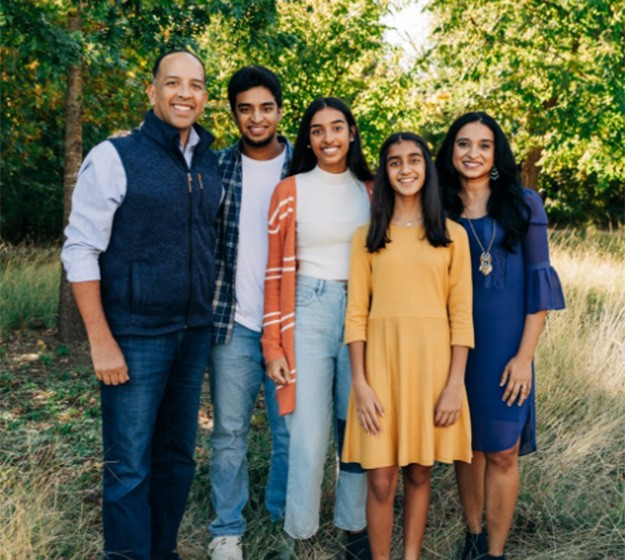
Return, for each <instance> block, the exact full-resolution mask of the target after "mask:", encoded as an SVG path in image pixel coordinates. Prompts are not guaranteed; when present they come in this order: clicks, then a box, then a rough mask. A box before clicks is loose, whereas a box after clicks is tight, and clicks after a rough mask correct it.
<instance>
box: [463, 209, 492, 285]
mask: <svg viewBox="0 0 625 560" xmlns="http://www.w3.org/2000/svg"><path fill="white" fill-rule="evenodd" d="M466 218H467V221H468V222H469V226H470V227H471V231H472V232H473V235H474V236H475V240H476V241H477V244H478V245H479V246H480V249H481V250H482V254H481V255H480V266H479V268H478V270H479V271H480V272H481V273H482V274H483V275H484V276H488V275H489V274H490V273H491V272H492V271H493V257H492V255H491V254H490V250H491V249H492V248H493V243H494V242H495V235H496V234H497V223H496V222H495V219H494V218H492V220H493V236H492V237H491V239H490V243H489V244H488V247H487V248H486V249H484V245H482V242H481V241H480V238H479V237H478V235H477V232H476V231H475V228H474V227H473V222H472V221H471V218H469V216H467V217H466Z"/></svg>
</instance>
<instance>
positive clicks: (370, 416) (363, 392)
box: [352, 381, 384, 436]
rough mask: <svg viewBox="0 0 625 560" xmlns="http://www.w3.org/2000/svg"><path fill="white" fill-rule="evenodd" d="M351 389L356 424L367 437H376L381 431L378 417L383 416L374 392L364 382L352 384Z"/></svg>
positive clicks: (382, 410)
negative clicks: (358, 423)
mask: <svg viewBox="0 0 625 560" xmlns="http://www.w3.org/2000/svg"><path fill="white" fill-rule="evenodd" d="M352 389H353V391H354V404H355V405H356V414H357V415H358V422H360V425H361V426H362V427H363V429H364V430H365V432H367V433H368V434H369V435H372V436H376V435H378V434H379V433H380V431H381V430H382V427H381V426H380V420H379V418H378V416H384V409H383V408H382V405H381V404H380V401H379V400H378V398H377V396H376V394H375V391H374V390H373V389H372V388H371V386H370V385H369V384H368V383H367V382H366V381H362V382H360V383H354V384H352Z"/></svg>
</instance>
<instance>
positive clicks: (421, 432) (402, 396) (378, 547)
mask: <svg viewBox="0 0 625 560" xmlns="http://www.w3.org/2000/svg"><path fill="white" fill-rule="evenodd" d="M345 342H346V343H348V344H349V350H350V357H351V365H352V399H351V401H350V405H349V413H348V419H347V433H346V435H345V447H344V450H343V460H344V461H355V462H359V463H360V464H361V465H362V466H363V467H364V468H365V469H367V483H368V494H367V525H368V527H369V539H370V542H371V550H372V553H373V558H375V559H376V560H379V559H386V558H390V554H391V536H392V529H393V500H394V496H395V489H396V486H397V478H398V473H399V469H400V468H401V469H402V475H403V482H404V554H403V558H404V559H405V560H408V559H410V560H412V559H416V558H418V557H419V552H420V548H421V543H422V541H423V536H424V533H425V524H426V518H427V512H428V508H429V498H430V473H431V469H432V465H433V463H434V461H442V462H446V463H451V462H453V461H455V460H460V461H467V462H468V461H470V460H471V441H470V420H469V408H468V404H467V398H466V394H465V389H464V370H465V365H466V360H467V353H468V349H469V347H472V346H473V325H472V320H471V265H470V257H469V244H468V241H467V235H466V233H465V231H464V230H463V229H462V227H461V226H459V225H458V224H456V223H454V222H451V221H448V220H446V219H445V214H444V210H443V205H442V202H441V200H440V195H439V191H438V184H437V180H436V171H435V169H434V164H433V162H432V158H431V156H430V153H429V151H428V148H427V146H426V144H425V142H424V141H423V140H422V139H421V138H419V137H418V136H416V135H415V134H412V133H410V132H402V133H399V134H393V135H392V136H390V137H389V138H388V139H387V140H386V141H385V142H384V144H383V145H382V148H381V149H380V165H379V168H378V171H377V174H376V177H375V183H374V188H373V201H372V205H371V223H370V225H369V226H365V227H362V228H359V229H358V230H357V231H356V233H355V235H354V239H353V242H352V255H351V265H350V273H349V301H348V305H347V319H346V322H345Z"/></svg>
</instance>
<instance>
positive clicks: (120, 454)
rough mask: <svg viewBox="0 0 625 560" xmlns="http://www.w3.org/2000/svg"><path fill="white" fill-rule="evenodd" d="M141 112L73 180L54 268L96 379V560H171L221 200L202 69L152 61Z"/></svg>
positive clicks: (194, 61)
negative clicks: (99, 478)
mask: <svg viewBox="0 0 625 560" xmlns="http://www.w3.org/2000/svg"><path fill="white" fill-rule="evenodd" d="M147 94H148V97H149V100H150V103H151V105H152V107H153V109H152V110H150V111H148V112H147V113H146V114H145V117H144V121H143V123H142V125H141V126H140V127H139V128H137V129H136V130H134V131H133V132H132V133H131V134H130V135H128V136H125V137H122V138H115V139H110V140H108V141H106V142H103V143H101V144H99V145H97V146H96V147H95V148H93V150H91V152H90V153H89V154H88V155H87V157H86V159H85V161H84V162H83V165H82V167H81V169H80V173H79V177H78V182H77V184H76V188H75V190H74V195H73V199H72V212H71V215H70V219H69V225H68V226H67V229H66V230H65V234H66V236H67V240H66V242H65V244H64V246H63V251H62V259H63V264H64V266H65V269H66V271H67V277H68V280H69V281H70V282H71V283H72V288H73V291H74V296H75V298H76V303H77V304H78V309H79V311H80V314H81V316H82V318H83V321H84V323H85V327H86V329H87V335H88V338H89V344H90V346H91V357H92V361H93V367H94V369H95V374H96V377H97V378H98V380H99V381H100V395H101V401H102V438H103V445H104V475H103V495H102V508H103V516H102V517H103V524H104V550H105V558H107V559H121V558H124V559H136V560H153V559H157V560H166V559H167V560H174V559H176V558H178V555H177V553H176V546H177V535H178V528H179V526H180V521H181V519H182V516H183V513H184V509H185V505H186V501H187V496H188V493H189V488H190V486H191V480H192V477H193V471H194V468H195V463H194V459H193V452H194V449H195V437H196V431H197V414H198V408H199V403H200V389H201V385H202V380H203V377H204V371H205V368H206V365H207V362H208V357H209V352H210V330H211V324H212V296H213V288H214V277H215V262H214V245H215V230H214V225H213V224H214V219H215V216H216V214H217V210H218V208H219V202H220V196H221V192H222V186H221V178H220V175H219V170H218V164H217V158H216V156H215V154H214V153H213V152H212V151H211V150H210V148H209V147H210V144H211V143H212V141H213V137H212V136H211V135H210V134H209V133H208V132H206V131H205V130H204V129H203V128H201V127H200V126H199V125H197V124H196V120H197V119H198V117H199V116H200V115H201V114H202V111H203V110H204V107H205V104H206V97H207V95H206V88H205V74H204V66H203V64H202V62H201V61H200V60H199V59H198V58H197V57H196V56H195V55H193V54H191V53H189V52H186V51H174V52H169V53H166V54H165V55H163V56H161V57H160V58H159V59H158V60H157V61H156V63H155V65H154V69H153V79H152V83H151V84H150V85H149V86H148V88H147Z"/></svg>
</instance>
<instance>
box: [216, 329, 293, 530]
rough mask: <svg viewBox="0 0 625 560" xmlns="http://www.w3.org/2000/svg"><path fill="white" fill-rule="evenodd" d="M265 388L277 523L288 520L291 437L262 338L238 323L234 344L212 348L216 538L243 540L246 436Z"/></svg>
mask: <svg viewBox="0 0 625 560" xmlns="http://www.w3.org/2000/svg"><path fill="white" fill-rule="evenodd" d="M261 385H262V386H263V387H264V391H265V407H266V410H267V416H268V418H269V426H270V428H271V440H272V450H271V464H270V466H269V478H268V480H267V486H266V488H265V507H266V508H267V510H268V511H269V514H270V515H271V518H272V520H273V521H277V520H279V519H281V518H282V517H283V516H284V504H285V500H286V481H287V469H288V448H289V434H288V432H287V429H286V426H285V423H284V418H282V416H280V414H279V412H278V403H277V401H276V385H275V383H274V382H273V381H271V379H269V378H268V377H267V375H266V374H265V362H264V361H263V355H262V352H261V346H260V333H258V332H255V331H252V330H250V329H248V328H246V327H244V326H242V325H240V324H238V323H235V324H234V329H233V331H232V339H231V340H230V343H229V344H217V345H214V346H213V349H212V368H211V375H210V386H211V398H212V401H213V414H214V422H215V425H214V428H213V435H212V439H211V446H212V452H211V463H210V475H211V498H212V502H213V507H214V508H215V513H216V518H215V519H214V520H213V522H212V523H211V524H210V527H209V529H210V531H211V533H212V535H213V536H214V537H218V536H224V535H228V536H241V535H243V533H244V532H245V527H246V522H245V518H244V517H243V508H244V507H245V505H246V504H247V501H248V498H249V479H248V472H247V434H248V432H249V428H250V421H251V419H252V413H253V412H254V404H255V403H256V398H257V397H258V393H259V391H260V387H261Z"/></svg>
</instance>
